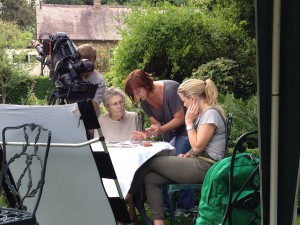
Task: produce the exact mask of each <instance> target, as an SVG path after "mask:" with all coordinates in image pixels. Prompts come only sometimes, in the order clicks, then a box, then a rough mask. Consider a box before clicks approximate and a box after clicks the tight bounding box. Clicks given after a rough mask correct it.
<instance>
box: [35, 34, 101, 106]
mask: <svg viewBox="0 0 300 225" xmlns="http://www.w3.org/2000/svg"><path fill="white" fill-rule="evenodd" d="M39 41H40V42H41V45H36V46H35V48H36V50H37V52H38V53H39V56H37V57H36V59H37V60H38V61H39V62H41V74H43V69H44V68H45V66H48V67H49V69H50V74H49V78H50V80H52V81H54V82H55V86H56V88H55V90H54V91H53V93H52V96H51V99H50V103H51V104H53V103H54V102H55V101H56V100H57V99H60V100H61V103H60V104H64V103H63V102H64V100H67V102H68V103H69V102H74V101H76V100H82V99H84V98H92V97H93V95H94V94H95V91H96V87H94V86H95V85H92V84H90V83H86V82H84V81H83V80H82V78H81V74H84V73H88V72H92V71H93V70H94V63H93V62H91V61H89V60H85V59H80V55H79V53H78V51H77V49H76V47H75V45H74V43H73V42H72V41H71V39H70V38H69V37H68V36H67V34H66V33H65V32H57V33H56V35H53V36H52V35H51V34H49V33H42V34H41V35H40V36H39ZM34 42H35V41H34V40H33V41H32V44H34ZM50 103H49V104H50Z"/></svg>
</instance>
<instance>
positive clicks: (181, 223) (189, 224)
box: [138, 212, 300, 225]
mask: <svg viewBox="0 0 300 225" xmlns="http://www.w3.org/2000/svg"><path fill="white" fill-rule="evenodd" d="M147 214H148V216H149V218H151V214H150V212H147ZM138 220H139V224H140V225H145V224H146V223H145V222H143V221H142V220H141V217H140V216H139V218H138ZM194 224H195V220H194V218H193V217H188V218H185V217H181V218H180V219H179V220H178V223H177V225H194ZM165 225H171V218H167V219H166V220H165ZM245 225H246V224H245ZM296 225H300V215H297V223H296Z"/></svg>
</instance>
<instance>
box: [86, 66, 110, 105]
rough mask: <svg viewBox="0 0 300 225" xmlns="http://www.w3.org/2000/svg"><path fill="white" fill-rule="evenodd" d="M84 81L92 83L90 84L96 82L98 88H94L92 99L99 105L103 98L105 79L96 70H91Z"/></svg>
mask: <svg viewBox="0 0 300 225" xmlns="http://www.w3.org/2000/svg"><path fill="white" fill-rule="evenodd" d="M85 81H86V82H89V83H92V84H97V85H98V88H97V90H96V93H95V96H94V98H93V100H94V101H95V102H97V103H98V105H100V103H101V101H102V100H103V95H104V92H105V88H106V86H105V80H104V78H103V77H102V75H101V74H100V73H98V72H97V71H96V70H94V71H93V73H92V74H91V75H90V76H88V77H87V79H86V80H85Z"/></svg>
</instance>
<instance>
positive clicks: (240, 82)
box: [192, 58, 256, 99]
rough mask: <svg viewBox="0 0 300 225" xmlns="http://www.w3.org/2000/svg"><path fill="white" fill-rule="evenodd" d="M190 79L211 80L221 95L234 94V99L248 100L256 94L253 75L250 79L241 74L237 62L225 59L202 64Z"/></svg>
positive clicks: (246, 75)
mask: <svg viewBox="0 0 300 225" xmlns="http://www.w3.org/2000/svg"><path fill="white" fill-rule="evenodd" d="M192 78H198V79H201V80H206V79H208V78H210V79H212V80H213V81H214V82H215V83H216V85H217V86H218V89H219V91H220V92H221V93H223V94H227V93H229V94H231V93H233V94H234V97H235V98H243V99H248V98H249V97H251V96H252V95H253V93H255V92H256V79H255V74H254V73H253V77H250V76H249V74H247V73H243V71H242V70H241V69H240V67H239V65H238V63H237V62H235V61H234V60H230V59H226V58H217V59H215V60H212V61H210V62H208V63H205V64H202V65H201V66H200V67H199V68H198V69H197V70H196V71H194V72H193V74H192Z"/></svg>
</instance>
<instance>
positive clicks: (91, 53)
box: [32, 41, 106, 139]
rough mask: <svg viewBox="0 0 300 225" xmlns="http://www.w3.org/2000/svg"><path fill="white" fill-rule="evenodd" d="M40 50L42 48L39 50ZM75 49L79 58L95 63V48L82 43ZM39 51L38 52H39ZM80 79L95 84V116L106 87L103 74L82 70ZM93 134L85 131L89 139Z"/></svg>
mask: <svg viewBox="0 0 300 225" xmlns="http://www.w3.org/2000/svg"><path fill="white" fill-rule="evenodd" d="M32 46H34V47H35V48H36V49H37V50H39V49H38V47H39V46H42V44H41V43H40V42H39V41H34V42H32ZM41 51H42V50H41ZM77 51H78V53H79V56H80V60H89V61H90V62H92V63H93V64H95V61H96V58H97V51H96V49H95V48H93V46H92V45H90V44H83V45H80V46H79V47H78V48H77ZM39 53H40V52H39ZM47 59H48V61H49V64H47V65H48V66H49V65H50V64H51V57H48V56H47ZM79 76H80V78H81V80H82V81H84V82H86V83H91V84H95V85H97V89H96V92H95V95H94V97H93V99H92V103H93V107H94V109H95V112H96V115H97V117H98V116H99V115H100V106H99V105H100V103H101V102H102V99H103V95H104V92H105V89H106V85H105V80H104V78H103V76H102V75H101V74H100V73H99V72H98V71H96V70H95V69H94V70H93V71H91V72H82V73H80V74H79ZM93 136H94V130H88V131H87V138H88V139H91V138H93Z"/></svg>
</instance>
